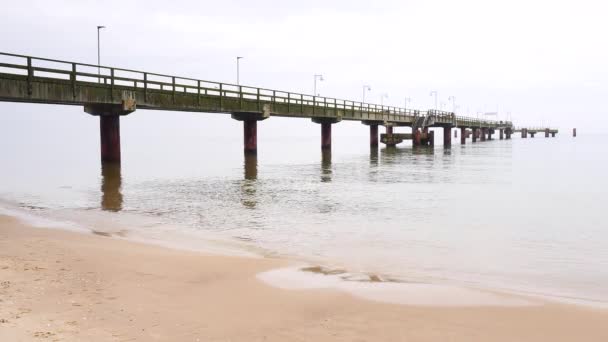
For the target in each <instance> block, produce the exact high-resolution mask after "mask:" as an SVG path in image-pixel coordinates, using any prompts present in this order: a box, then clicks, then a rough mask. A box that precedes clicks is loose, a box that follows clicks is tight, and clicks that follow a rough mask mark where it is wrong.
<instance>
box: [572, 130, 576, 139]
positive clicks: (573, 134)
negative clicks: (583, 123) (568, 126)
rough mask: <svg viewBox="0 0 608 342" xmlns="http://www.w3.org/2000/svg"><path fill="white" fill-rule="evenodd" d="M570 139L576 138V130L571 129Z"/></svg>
mask: <svg viewBox="0 0 608 342" xmlns="http://www.w3.org/2000/svg"><path fill="white" fill-rule="evenodd" d="M572 137H573V138H576V128H573V129H572Z"/></svg>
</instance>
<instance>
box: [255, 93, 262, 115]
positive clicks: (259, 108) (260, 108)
mask: <svg viewBox="0 0 608 342" xmlns="http://www.w3.org/2000/svg"><path fill="white" fill-rule="evenodd" d="M256 93H257V95H256V98H257V100H258V112H259V111H261V110H262V104H261V103H260V88H257V89H256Z"/></svg>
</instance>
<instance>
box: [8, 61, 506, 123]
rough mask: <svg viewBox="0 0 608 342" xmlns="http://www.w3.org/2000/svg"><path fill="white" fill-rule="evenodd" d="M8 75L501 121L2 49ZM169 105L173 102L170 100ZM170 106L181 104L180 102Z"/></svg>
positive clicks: (319, 111) (304, 108) (305, 108)
mask: <svg viewBox="0 0 608 342" xmlns="http://www.w3.org/2000/svg"><path fill="white" fill-rule="evenodd" d="M2 75H7V76H14V77H22V78H24V79H26V80H27V85H28V92H30V93H31V87H32V83H33V82H34V81H45V82H62V83H64V85H66V84H69V85H70V86H71V89H72V92H73V95H74V97H76V93H77V87H82V86H83V85H84V86H89V87H104V88H109V89H108V93H109V94H110V96H111V97H115V95H114V94H115V93H116V91H118V90H125V89H126V90H133V91H137V92H138V93H139V92H142V93H143V98H144V100H145V99H147V98H149V96H151V95H154V94H158V93H162V95H163V96H165V97H167V96H168V98H169V99H171V98H172V99H173V103H174V104H175V102H176V101H175V99H176V97H180V96H181V97H183V96H184V95H187V96H188V105H189V106H191V107H188V108H184V110H196V109H197V108H193V107H192V106H194V107H196V106H197V105H198V106H199V107H200V108H198V110H200V111H205V109H206V108H205V107H204V106H203V107H201V103H203V102H205V101H207V102H206V103H211V102H213V106H212V108H211V109H213V111H239V110H247V111H251V110H254V111H262V110H263V106H264V104H272V105H275V107H277V108H281V111H283V112H284V113H283V114H285V115H286V116H306V117H314V116H325V115H333V116H338V117H340V116H341V115H343V116H344V118H345V119H354V120H373V119H375V120H384V121H413V120H414V119H415V118H416V117H420V116H425V115H434V116H435V117H436V118H437V119H438V120H446V122H447V120H449V118H452V119H453V120H454V121H455V125H460V126H462V125H470V126H496V125H497V124H498V122H496V121H490V120H480V119H475V118H467V117H462V116H455V115H454V114H453V113H450V112H443V111H436V110H430V111H420V110H414V109H405V108H400V107H394V106H384V105H377V104H371V103H364V102H358V101H350V100H342V99H337V98H332V97H326V96H315V95H309V94H308V95H307V94H302V93H294V92H286V91H279V90H273V89H266V88H260V87H252V86H245V85H236V84H230V83H222V82H213V81H206V80H200V79H194V78H188V77H181V76H172V75H165V74H159V73H152V72H144V71H138V70H131V69H124V68H115V67H108V66H98V65H95V64H87V63H75V62H69V61H62V60H56V59H49V58H39V57H32V56H25V55H17V54H11V53H3V52H0V76H2ZM165 102H166V101H165ZM163 103H164V102H163ZM226 103H229V104H230V106H223V105H222V104H226ZM72 104H75V103H72ZM138 106H139V104H138ZM167 106H168V107H171V106H170V105H167ZM143 107H144V108H146V107H145V106H143ZM225 108H228V109H225ZM155 109H165V108H155ZM167 109H168V110H179V109H176V108H167ZM294 112H298V113H302V115H299V114H298V115H294V114H293V113H294ZM328 113H329V114H328ZM277 115H282V113H277ZM509 124H510V123H509Z"/></svg>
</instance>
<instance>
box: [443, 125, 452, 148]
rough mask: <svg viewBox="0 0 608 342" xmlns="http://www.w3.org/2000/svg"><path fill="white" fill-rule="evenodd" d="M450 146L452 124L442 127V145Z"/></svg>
mask: <svg viewBox="0 0 608 342" xmlns="http://www.w3.org/2000/svg"><path fill="white" fill-rule="evenodd" d="M451 146H452V126H448V127H443V147H451Z"/></svg>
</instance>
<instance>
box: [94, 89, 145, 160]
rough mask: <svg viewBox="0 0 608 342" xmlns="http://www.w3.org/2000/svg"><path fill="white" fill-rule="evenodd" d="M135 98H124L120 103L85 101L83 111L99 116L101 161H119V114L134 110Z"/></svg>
mask: <svg viewBox="0 0 608 342" xmlns="http://www.w3.org/2000/svg"><path fill="white" fill-rule="evenodd" d="M135 107H136V105H135V100H133V99H131V98H125V99H123V100H122V103H120V104H106V103H87V104H85V105H84V111H85V112H86V113H89V114H91V115H93V116H99V136H100V142H101V144H100V145H101V162H102V163H120V161H121V155H120V116H121V115H127V114H130V113H132V112H134V111H135Z"/></svg>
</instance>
